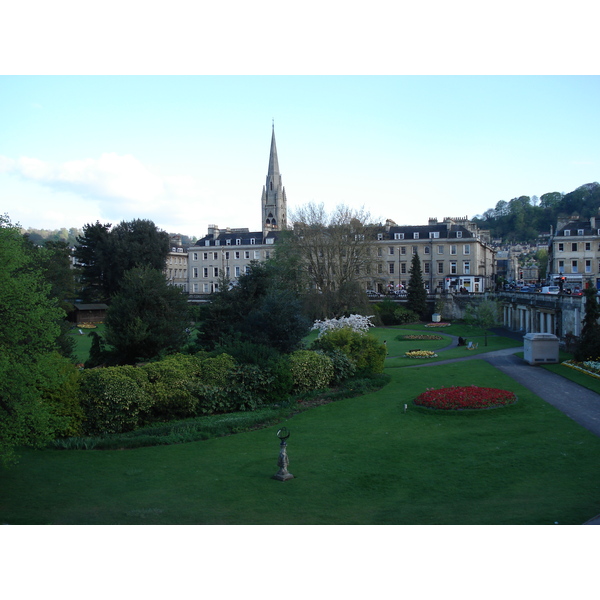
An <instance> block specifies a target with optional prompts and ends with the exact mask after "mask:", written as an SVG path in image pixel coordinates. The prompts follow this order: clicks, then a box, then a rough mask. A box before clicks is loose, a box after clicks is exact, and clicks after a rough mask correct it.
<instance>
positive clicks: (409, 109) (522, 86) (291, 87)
mask: <svg viewBox="0 0 600 600" xmlns="http://www.w3.org/2000/svg"><path fill="white" fill-rule="evenodd" d="M599 106H600V77H598V76H373V75H369V76H356V75H354V76H327V75H320V76H285V75H284V76H203V75H197V76H2V77H0V130H1V131H2V135H1V139H0V198H1V199H2V200H1V203H2V206H1V207H0V212H3V213H8V215H9V217H10V219H11V221H13V222H19V223H20V224H21V225H22V226H23V227H25V228H27V227H33V228H46V229H54V228H61V227H66V228H69V227H77V228H80V227H82V226H83V225H84V224H86V223H93V222H95V221H96V220H100V221H101V222H103V223H104V222H110V223H113V224H116V223H118V222H120V221H123V220H132V219H136V218H144V219H150V220H152V221H154V222H155V223H156V225H157V226H158V227H159V228H161V229H164V230H165V231H168V232H170V233H182V234H185V235H190V236H192V235H194V236H197V237H201V236H203V235H205V233H206V230H207V226H208V225H209V224H217V225H219V226H221V227H225V226H229V227H248V228H250V229H251V230H258V229H260V226H261V223H260V199H261V193H262V186H263V185H264V183H265V178H266V174H267V167H268V158H269V148H270V139H271V130H272V126H273V123H274V127H275V136H276V141H277V150H278V157H279V166H280V169H281V173H282V178H283V184H284V186H285V188H286V193H287V198H288V210H289V212H291V213H293V211H294V209H295V207H300V206H302V205H305V204H307V203H309V202H313V203H317V204H320V203H323V204H324V205H325V208H326V209H327V210H333V209H334V208H335V207H336V206H337V205H339V204H345V205H349V206H351V207H354V208H357V209H358V208H361V207H364V208H365V210H366V211H368V212H369V213H370V215H371V216H372V218H373V220H374V221H381V220H383V221H385V219H388V218H390V219H393V220H394V221H396V222H397V223H398V224H425V223H426V222H427V220H428V219H429V218H430V217H437V218H438V219H441V218H444V217H447V216H450V217H459V216H460V217H462V216H468V217H473V216H474V215H477V214H481V213H483V212H484V211H485V210H487V209H488V208H493V207H494V206H495V205H496V203H497V202H498V201H500V200H510V199H511V198H514V197H517V196H521V195H527V196H532V195H537V196H541V195H542V194H544V193H546V192H553V191H559V192H565V193H566V192H570V191H572V190H573V189H575V188H576V187H578V186H580V185H582V184H584V183H589V182H591V181H598V180H599V179H600V147H599V145H598V139H600V111H599V110H598V107H599Z"/></svg>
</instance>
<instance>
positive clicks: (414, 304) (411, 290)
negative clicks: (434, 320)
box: [406, 252, 427, 318]
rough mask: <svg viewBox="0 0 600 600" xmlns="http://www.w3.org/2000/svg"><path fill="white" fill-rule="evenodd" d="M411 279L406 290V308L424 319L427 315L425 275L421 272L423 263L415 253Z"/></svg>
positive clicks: (411, 264)
mask: <svg viewBox="0 0 600 600" xmlns="http://www.w3.org/2000/svg"><path fill="white" fill-rule="evenodd" d="M408 272H409V274H410V279H409V280H408V288H407V290H406V292H407V294H406V297H407V302H406V308H408V309H409V310H412V311H413V312H415V313H417V314H418V315H420V316H421V318H423V317H424V316H425V314H426V313H427V290H426V289H425V286H424V285H423V273H422V272H421V261H420V259H419V255H418V254H417V253H416V252H415V253H414V254H413V257H412V261H411V263H410V269H409V271H408Z"/></svg>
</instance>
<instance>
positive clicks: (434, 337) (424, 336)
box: [396, 333, 444, 341]
mask: <svg viewBox="0 0 600 600" xmlns="http://www.w3.org/2000/svg"><path fill="white" fill-rule="evenodd" d="M396 339H397V340H400V341H402V340H443V339H444V337H443V336H441V335H430V334H426V333H421V334H414V335H399V336H398V337H396Z"/></svg>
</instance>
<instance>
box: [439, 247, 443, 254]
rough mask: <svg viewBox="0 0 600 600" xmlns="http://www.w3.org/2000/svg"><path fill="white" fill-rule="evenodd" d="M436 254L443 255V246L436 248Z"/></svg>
mask: <svg viewBox="0 0 600 600" xmlns="http://www.w3.org/2000/svg"><path fill="white" fill-rule="evenodd" d="M438 254H444V246H438Z"/></svg>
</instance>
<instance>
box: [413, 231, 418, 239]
mask: <svg viewBox="0 0 600 600" xmlns="http://www.w3.org/2000/svg"><path fill="white" fill-rule="evenodd" d="M418 239H419V232H418V231H415V232H414V233H413V240H418Z"/></svg>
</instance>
